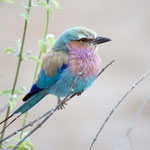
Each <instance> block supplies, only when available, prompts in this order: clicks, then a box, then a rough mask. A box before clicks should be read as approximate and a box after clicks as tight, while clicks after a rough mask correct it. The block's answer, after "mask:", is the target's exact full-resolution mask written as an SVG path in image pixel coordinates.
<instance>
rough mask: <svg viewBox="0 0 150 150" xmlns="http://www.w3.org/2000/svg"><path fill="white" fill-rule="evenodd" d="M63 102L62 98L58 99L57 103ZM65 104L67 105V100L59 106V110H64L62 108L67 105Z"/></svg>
mask: <svg viewBox="0 0 150 150" xmlns="http://www.w3.org/2000/svg"><path fill="white" fill-rule="evenodd" d="M60 102H61V100H60V99H58V102H57V104H59V103H60ZM64 105H67V103H66V102H63V103H62V104H61V105H60V106H59V107H58V110H62V109H65V106H64Z"/></svg>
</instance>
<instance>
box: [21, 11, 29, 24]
mask: <svg viewBox="0 0 150 150" xmlns="http://www.w3.org/2000/svg"><path fill="white" fill-rule="evenodd" d="M21 16H22V17H23V18H24V19H25V20H26V21H27V22H28V21H29V14H28V13H22V14H21Z"/></svg>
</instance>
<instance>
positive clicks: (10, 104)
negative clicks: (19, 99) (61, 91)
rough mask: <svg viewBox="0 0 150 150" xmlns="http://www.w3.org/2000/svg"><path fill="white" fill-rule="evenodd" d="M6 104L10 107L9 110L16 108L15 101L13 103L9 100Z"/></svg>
mask: <svg viewBox="0 0 150 150" xmlns="http://www.w3.org/2000/svg"><path fill="white" fill-rule="evenodd" d="M8 104H9V106H10V110H12V109H13V108H14V107H15V106H16V104H17V103H16V101H14V100H9V101H8Z"/></svg>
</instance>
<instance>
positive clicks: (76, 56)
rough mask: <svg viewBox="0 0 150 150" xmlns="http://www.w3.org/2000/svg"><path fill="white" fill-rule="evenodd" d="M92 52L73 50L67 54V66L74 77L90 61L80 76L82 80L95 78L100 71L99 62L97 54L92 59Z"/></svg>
mask: <svg viewBox="0 0 150 150" xmlns="http://www.w3.org/2000/svg"><path fill="white" fill-rule="evenodd" d="M91 55H92V51H81V50H74V51H70V53H69V65H70V68H71V71H72V73H73V74H74V75H79V74H80V73H81V72H82V71H83V70H84V69H85V68H86V67H87V65H88V62H89V59H90V58H91V61H90V63H89V65H88V67H87V69H86V71H85V73H84V75H83V76H82V78H83V79H87V78H91V77H94V76H96V75H97V74H98V73H99V72H100V69H101V60H100V57H99V55H98V54H97V53H95V54H94V55H93V56H92V57H91Z"/></svg>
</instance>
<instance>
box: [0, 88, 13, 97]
mask: <svg viewBox="0 0 150 150" xmlns="http://www.w3.org/2000/svg"><path fill="white" fill-rule="evenodd" d="M11 91H12V90H11V89H9V90H4V91H2V92H1V93H0V96H3V95H6V94H10V93H11Z"/></svg>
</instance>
